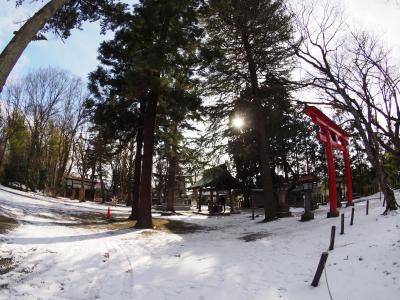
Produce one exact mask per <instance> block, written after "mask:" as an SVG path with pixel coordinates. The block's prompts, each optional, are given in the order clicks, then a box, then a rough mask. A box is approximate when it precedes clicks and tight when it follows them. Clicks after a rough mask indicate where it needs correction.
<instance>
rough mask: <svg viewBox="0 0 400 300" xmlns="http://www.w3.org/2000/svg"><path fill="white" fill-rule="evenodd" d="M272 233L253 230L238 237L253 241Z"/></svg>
mask: <svg viewBox="0 0 400 300" xmlns="http://www.w3.org/2000/svg"><path fill="white" fill-rule="evenodd" d="M271 235H272V234H271V233H269V232H255V233H248V234H246V235H243V236H241V237H239V238H238V239H239V240H242V241H245V242H254V241H256V240H260V239H263V238H266V237H269V236H271Z"/></svg>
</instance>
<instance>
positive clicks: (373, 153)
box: [351, 110, 398, 213]
mask: <svg viewBox="0 0 400 300" xmlns="http://www.w3.org/2000/svg"><path fill="white" fill-rule="evenodd" d="M351 113H352V114H353V116H354V120H355V125H356V128H357V131H358V132H359V134H360V136H361V140H362V141H363V144H364V147H365V150H366V153H367V157H368V160H369V162H370V163H371V164H372V166H373V167H375V170H376V176H377V177H378V182H379V187H380V189H381V191H382V193H383V195H384V197H385V201H386V209H385V212H384V213H387V211H389V210H397V207H398V204H397V202H396V198H395V196H394V193H393V190H392V189H391V188H390V186H389V184H388V176H387V174H386V171H385V169H384V168H383V165H382V163H381V161H380V159H379V153H378V149H379V145H378V142H377V141H376V140H374V133H373V130H372V128H368V125H367V124H365V126H366V127H367V128H366V129H367V132H365V130H364V127H363V126H362V124H361V121H360V119H359V117H358V115H357V111H355V110H352V111H351ZM367 133H368V135H367Z"/></svg>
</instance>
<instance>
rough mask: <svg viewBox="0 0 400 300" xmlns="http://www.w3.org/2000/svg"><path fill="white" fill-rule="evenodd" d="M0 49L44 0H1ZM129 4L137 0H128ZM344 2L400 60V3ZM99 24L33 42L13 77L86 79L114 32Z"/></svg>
mask: <svg viewBox="0 0 400 300" xmlns="http://www.w3.org/2000/svg"><path fill="white" fill-rule="evenodd" d="M0 1H1V3H0V51H2V50H3V48H4V47H5V45H6V44H7V43H8V42H9V40H10V39H11V37H12V32H13V31H15V30H18V28H19V27H20V26H21V24H22V23H23V21H24V20H26V19H27V18H29V17H30V16H32V15H33V14H34V13H35V12H36V11H37V10H38V9H39V8H40V7H41V6H43V3H44V2H47V1H37V2H33V3H31V1H29V0H27V1H26V3H25V4H24V5H23V6H21V7H18V8H16V7H15V0H12V1H6V0H0ZM125 2H127V3H133V2H136V1H135V0H125ZM335 2H337V3H339V4H341V5H342V7H343V9H344V11H345V13H346V15H347V16H348V18H349V19H350V20H351V22H352V23H353V24H354V25H355V26H357V27H359V28H365V29H367V30H368V31H373V32H375V33H376V35H378V36H379V37H380V38H382V40H383V41H384V42H385V43H386V44H387V45H388V47H390V48H392V49H393V52H392V56H393V57H394V58H395V59H396V61H397V62H400V35H399V34H398V28H399V27H400V4H398V1H397V0H336V1H335ZM99 31H100V30H99V26H98V24H93V23H92V24H89V23H86V24H85V25H84V26H83V30H82V31H80V30H74V31H73V33H72V36H71V37H70V38H68V39H67V40H65V41H64V42H62V41H61V40H60V39H57V38H55V37H54V36H51V35H49V36H48V38H49V40H48V41H38V42H31V43H30V45H29V46H28V48H27V49H26V50H25V52H24V54H23V55H22V57H21V58H20V60H19V61H18V63H17V65H16V66H15V68H14V70H13V72H12V74H11V76H10V77H11V78H18V77H20V76H22V75H24V74H25V73H26V72H28V71H29V70H32V69H36V68H40V67H48V66H58V67H60V68H63V69H66V70H69V71H70V72H72V73H73V74H75V75H78V76H80V77H82V78H84V79H85V78H87V75H88V73H89V72H90V71H93V70H94V69H95V68H96V66H97V64H98V62H97V48H98V46H99V44H100V42H101V41H103V40H104V39H110V38H111V37H112V35H113V34H112V33H108V34H107V35H106V36H101V35H100V34H99Z"/></svg>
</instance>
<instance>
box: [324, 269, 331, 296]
mask: <svg viewBox="0 0 400 300" xmlns="http://www.w3.org/2000/svg"><path fill="white" fill-rule="evenodd" d="M324 273H325V281H326V287H327V288H328V293H329V297H330V298H331V300H333V297H332V293H331V289H330V288H329V283H328V275H327V274H326V266H325V268H324Z"/></svg>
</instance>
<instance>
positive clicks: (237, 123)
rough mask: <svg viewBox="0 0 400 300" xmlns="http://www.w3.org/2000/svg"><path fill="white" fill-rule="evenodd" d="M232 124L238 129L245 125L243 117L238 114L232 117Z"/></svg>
mask: <svg viewBox="0 0 400 300" xmlns="http://www.w3.org/2000/svg"><path fill="white" fill-rule="evenodd" d="M232 126H233V127H235V128H236V129H242V128H243V126H244V119H243V118H242V117H239V116H236V117H234V118H233V119H232Z"/></svg>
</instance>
